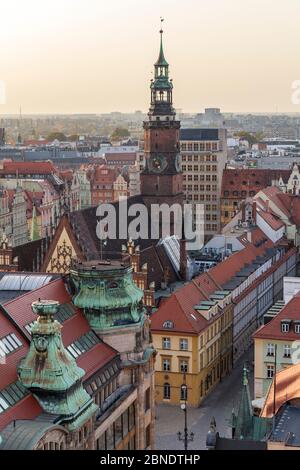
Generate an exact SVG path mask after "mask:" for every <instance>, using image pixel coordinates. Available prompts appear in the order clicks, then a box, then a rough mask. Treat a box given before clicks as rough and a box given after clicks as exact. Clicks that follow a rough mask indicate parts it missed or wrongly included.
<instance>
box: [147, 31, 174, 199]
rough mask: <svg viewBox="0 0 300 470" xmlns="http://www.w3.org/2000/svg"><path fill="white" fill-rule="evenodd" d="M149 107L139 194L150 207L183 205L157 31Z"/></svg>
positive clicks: (166, 67) (168, 81) (169, 86)
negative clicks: (157, 45) (157, 53)
mask: <svg viewBox="0 0 300 470" xmlns="http://www.w3.org/2000/svg"><path fill="white" fill-rule="evenodd" d="M150 89H151V104H150V109H149V112H148V120H147V121H145V122H144V145H145V161H146V166H145V169H144V171H143V172H142V173H141V193H142V196H143V200H144V202H145V204H146V205H147V207H148V208H149V207H150V206H151V204H162V203H166V204H168V205H172V204H174V203H179V204H183V188H182V172H181V161H180V150H179V129H180V122H179V121H177V120H176V112H175V110H174V108H173V83H172V80H171V79H170V78H169V64H168V62H167V61H166V59H165V55H164V50H163V30H162V29H161V30H160V51H159V56H158V59H157V62H156V63H155V64H154V79H153V80H151V85H150Z"/></svg>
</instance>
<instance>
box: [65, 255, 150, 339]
mask: <svg viewBox="0 0 300 470" xmlns="http://www.w3.org/2000/svg"><path fill="white" fill-rule="evenodd" d="M71 278H72V281H73V284H74V286H75V291H76V293H75V295H74V297H73V303H74V304H75V305H76V306H77V307H79V308H81V309H83V311H84V314H85V316H86V318H87V320H88V321H89V323H90V326H91V328H93V329H96V330H103V329H109V328H116V327H120V326H126V325H131V324H134V323H139V322H140V321H141V319H142V317H143V314H144V307H143V304H142V302H143V296H144V294H143V291H142V290H141V289H139V288H138V287H137V286H136V285H135V283H134V282H133V280H132V269H131V267H130V266H129V265H125V264H123V263H122V262H120V261H109V262H104V261H102V262H99V261H91V262H85V263H77V265H76V266H74V268H73V269H72V270H71Z"/></svg>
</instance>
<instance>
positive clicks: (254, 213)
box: [252, 201, 256, 224]
mask: <svg viewBox="0 0 300 470" xmlns="http://www.w3.org/2000/svg"><path fill="white" fill-rule="evenodd" d="M252 219H253V223H254V224H256V202H255V201H253V204H252Z"/></svg>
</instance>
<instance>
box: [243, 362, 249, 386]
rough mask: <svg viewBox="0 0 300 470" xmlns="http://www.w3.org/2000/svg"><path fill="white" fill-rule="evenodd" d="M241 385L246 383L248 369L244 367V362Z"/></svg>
mask: <svg viewBox="0 0 300 470" xmlns="http://www.w3.org/2000/svg"><path fill="white" fill-rule="evenodd" d="M243 385H248V369H247V367H246V364H245V365H244V368H243Z"/></svg>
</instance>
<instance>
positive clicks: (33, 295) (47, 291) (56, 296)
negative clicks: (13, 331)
mask: <svg viewBox="0 0 300 470" xmlns="http://www.w3.org/2000/svg"><path fill="white" fill-rule="evenodd" d="M39 298H40V299H51V300H57V301H58V302H60V303H61V304H65V303H69V302H70V295H69V294H68V292H67V290H66V288H65V285H64V282H63V280H62V279H55V280H54V281H52V282H49V284H47V285H45V286H43V287H40V288H39V289H35V290H33V291H31V292H27V293H26V294H23V295H20V296H19V297H17V298H16V299H13V300H10V301H8V302H6V303H5V304H3V306H4V308H5V309H6V310H7V311H8V312H9V314H10V315H11V316H12V318H13V319H14V320H15V321H16V322H17V323H18V325H20V326H21V327H22V328H23V329H24V332H25V333H26V329H25V326H26V325H28V323H31V322H33V321H34V320H36V318H37V316H36V315H35V313H33V311H32V309H31V304H32V303H33V302H34V301H36V300H38V299H39Z"/></svg>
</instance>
